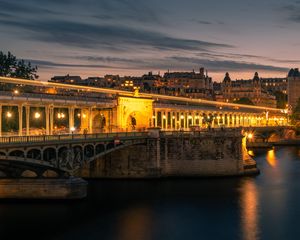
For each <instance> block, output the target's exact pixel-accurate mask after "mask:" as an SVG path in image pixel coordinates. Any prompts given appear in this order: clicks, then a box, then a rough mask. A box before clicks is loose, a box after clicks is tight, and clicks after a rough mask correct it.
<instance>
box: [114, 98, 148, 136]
mask: <svg viewBox="0 0 300 240" xmlns="http://www.w3.org/2000/svg"><path fill="white" fill-rule="evenodd" d="M152 104H153V99H147V98H139V97H119V98H118V107H117V116H118V117H117V126H118V127H119V128H121V129H122V130H127V131H132V130H133V127H132V118H134V119H135V123H136V125H135V130H141V129H146V128H147V127H149V123H150V121H151V118H152V115H153V106H152Z"/></svg>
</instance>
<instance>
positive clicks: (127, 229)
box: [117, 207, 153, 240]
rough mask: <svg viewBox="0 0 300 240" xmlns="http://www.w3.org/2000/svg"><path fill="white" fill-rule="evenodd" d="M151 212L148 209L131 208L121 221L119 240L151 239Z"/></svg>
mask: <svg viewBox="0 0 300 240" xmlns="http://www.w3.org/2000/svg"><path fill="white" fill-rule="evenodd" d="M152 221H153V219H152V217H151V211H150V210H149V209H147V208H142V207H141V208H130V209H128V210H126V211H125V212H124V213H123V214H122V216H121V218H120V221H119V232H118V237H117V239H119V240H140V239H145V240H147V239H149V240H150V239H151V238H150V237H151V229H152V227H151V223H152Z"/></svg>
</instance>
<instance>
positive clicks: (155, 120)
mask: <svg viewBox="0 0 300 240" xmlns="http://www.w3.org/2000/svg"><path fill="white" fill-rule="evenodd" d="M154 116H155V118H154V127H157V116H158V115H157V110H156V109H155V111H154Z"/></svg>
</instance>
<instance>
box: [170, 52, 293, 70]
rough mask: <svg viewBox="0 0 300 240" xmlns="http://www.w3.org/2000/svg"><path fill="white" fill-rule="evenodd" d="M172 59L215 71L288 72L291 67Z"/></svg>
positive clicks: (172, 58)
mask: <svg viewBox="0 0 300 240" xmlns="http://www.w3.org/2000/svg"><path fill="white" fill-rule="evenodd" d="M170 59H171V60H175V61H178V62H185V63H189V64H190V65H198V66H205V67H206V68H208V69H211V70H214V71H220V72H223V71H248V70H251V71H259V70H263V71H274V72H281V71H282V72H287V71H288V70H289V69H288V68H284V67H277V66H271V65H262V64H256V63H251V62H238V61H229V60H208V59H201V58H193V57H190V58H189V57H179V56H173V57H170Z"/></svg>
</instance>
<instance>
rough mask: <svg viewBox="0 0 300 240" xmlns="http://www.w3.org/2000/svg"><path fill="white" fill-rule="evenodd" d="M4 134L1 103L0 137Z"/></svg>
mask: <svg viewBox="0 0 300 240" xmlns="http://www.w3.org/2000/svg"><path fill="white" fill-rule="evenodd" d="M1 136H2V105H0V137H1Z"/></svg>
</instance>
